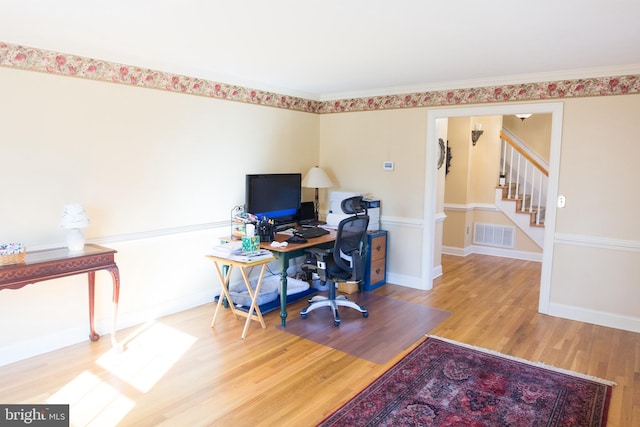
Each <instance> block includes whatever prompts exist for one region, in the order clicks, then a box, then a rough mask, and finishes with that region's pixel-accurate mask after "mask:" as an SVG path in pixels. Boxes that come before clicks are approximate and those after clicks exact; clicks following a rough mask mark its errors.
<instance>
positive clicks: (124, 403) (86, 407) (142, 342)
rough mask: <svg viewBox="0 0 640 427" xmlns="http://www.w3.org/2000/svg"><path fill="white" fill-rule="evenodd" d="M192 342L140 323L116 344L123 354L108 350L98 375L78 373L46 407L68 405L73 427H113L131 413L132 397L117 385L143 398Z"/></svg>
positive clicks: (171, 331)
mask: <svg viewBox="0 0 640 427" xmlns="http://www.w3.org/2000/svg"><path fill="white" fill-rule="evenodd" d="M196 340H197V338H195V337H194V336H191V335H189V334H185V333H183V332H181V331H179V330H177V329H174V328H171V327H168V326H166V325H163V324H162V323H158V322H155V321H153V322H149V323H146V324H144V325H142V326H141V327H139V328H137V329H136V330H135V331H134V332H133V333H131V334H130V335H129V337H127V338H126V339H124V340H123V341H122V342H121V343H122V344H124V348H125V350H124V351H118V350H117V349H111V350H109V351H107V352H106V353H105V354H104V355H102V356H101V357H100V358H99V359H98V360H96V365H97V366H98V367H99V368H102V369H104V370H105V373H104V374H98V373H94V372H89V371H84V372H83V373H82V374H80V375H79V376H77V377H76V378H74V379H73V380H72V381H70V382H69V383H67V384H66V385H65V386H63V387H62V388H61V389H60V390H59V391H58V392H56V393H55V394H54V395H52V396H51V397H50V398H49V399H48V402H49V403H66V404H69V405H70V418H71V420H70V421H71V424H72V425H74V426H90V425H100V426H116V425H117V424H118V423H119V422H120V421H121V420H122V419H123V418H124V417H125V416H126V415H127V414H128V413H129V412H130V411H131V410H132V409H133V408H134V407H135V405H136V403H135V400H136V398H137V397H138V396H130V397H128V396H127V391H122V390H123V389H126V386H125V387H123V386H122V384H119V383H120V382H124V383H126V384H128V385H130V386H131V387H133V388H134V389H135V390H137V391H139V392H140V393H146V392H148V391H149V390H151V388H153V386H154V385H155V384H156V383H157V382H158V381H159V380H160V379H161V378H162V377H163V376H164V375H165V374H166V373H167V371H169V369H171V367H172V366H173V365H174V364H175V363H176V362H177V361H178V360H179V359H180V358H181V357H182V356H183V355H184V354H185V353H186V352H187V351H188V349H189V348H190V347H191V346H192V345H193V344H194V343H195V342H196ZM100 377H104V378H105V379H101V378H100Z"/></svg>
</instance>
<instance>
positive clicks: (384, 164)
mask: <svg viewBox="0 0 640 427" xmlns="http://www.w3.org/2000/svg"><path fill="white" fill-rule="evenodd" d="M382 169H384V170H386V171H392V170H393V162H392V161H390V160H385V161H384V162H382Z"/></svg>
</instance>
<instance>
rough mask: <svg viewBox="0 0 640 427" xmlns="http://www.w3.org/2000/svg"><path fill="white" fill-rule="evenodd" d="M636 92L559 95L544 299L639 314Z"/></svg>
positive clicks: (559, 309) (557, 306)
mask: <svg viewBox="0 0 640 427" xmlns="http://www.w3.org/2000/svg"><path fill="white" fill-rule="evenodd" d="M638 111H640V96H638V95H634V96H623V97H602V98H587V99H575V100H567V101H566V102H565V109H564V125H563V137H562V162H561V167H560V176H559V194H562V195H564V196H565V197H566V200H567V204H566V207H565V208H564V209H558V211H557V220H556V233H557V240H558V241H559V242H558V244H557V245H556V249H555V250H554V259H553V275H552V286H551V301H552V307H553V308H554V311H553V313H555V314H561V315H566V314H567V313H568V312H570V311H571V310H573V307H580V308H581V309H583V310H590V311H593V312H594V313H596V314H597V315H598V316H600V317H606V316H605V315H604V313H615V314H616V316H619V317H622V318H623V319H624V320H626V322H627V324H629V325H636V327H637V322H638V319H639V318H640V250H639V249H640V226H638V212H639V210H640V196H638V195H639V194H640V193H639V192H638V191H637V188H636V187H637V186H638V183H640V168H638V167H637V166H636V163H637V159H638V158H639V157H640V144H638V135H640V121H638V118H637V112H638Z"/></svg>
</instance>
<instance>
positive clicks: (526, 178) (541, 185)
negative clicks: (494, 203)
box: [500, 131, 549, 225]
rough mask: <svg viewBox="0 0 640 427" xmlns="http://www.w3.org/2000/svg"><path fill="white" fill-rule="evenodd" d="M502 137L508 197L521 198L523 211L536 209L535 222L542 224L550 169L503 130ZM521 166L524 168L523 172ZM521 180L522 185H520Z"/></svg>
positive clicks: (502, 169) (503, 168)
mask: <svg viewBox="0 0 640 427" xmlns="http://www.w3.org/2000/svg"><path fill="white" fill-rule="evenodd" d="M500 138H501V139H502V159H501V160H502V161H501V170H500V175H504V176H505V178H506V185H507V198H509V199H515V200H520V201H521V203H520V211H521V212H527V211H528V212H529V213H533V212H534V211H535V212H536V216H535V218H536V220H535V223H536V225H540V223H541V222H542V221H543V218H541V212H542V207H543V206H542V202H543V196H544V193H546V190H544V189H545V188H546V185H547V181H548V178H549V171H548V170H547V169H546V168H545V167H544V166H542V165H541V164H540V163H539V162H538V161H537V160H536V159H534V158H533V157H532V156H531V155H530V154H528V153H527V152H526V151H525V150H524V149H522V147H520V145H519V144H518V143H516V142H515V141H513V139H511V137H509V136H508V135H506V134H505V133H504V132H502V131H501V132H500ZM507 159H509V160H507ZM521 168H522V169H524V171H523V172H522V173H521ZM514 181H515V182H514ZM521 181H522V185H520V182H521ZM514 184H515V185H514ZM534 199H535V202H534ZM527 205H528V207H527Z"/></svg>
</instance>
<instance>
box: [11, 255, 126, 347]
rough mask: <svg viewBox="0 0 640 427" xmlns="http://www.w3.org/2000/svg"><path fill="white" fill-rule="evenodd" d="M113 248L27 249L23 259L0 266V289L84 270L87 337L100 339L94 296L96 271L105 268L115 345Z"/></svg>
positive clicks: (116, 288)
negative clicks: (110, 292) (110, 291)
mask: <svg viewBox="0 0 640 427" xmlns="http://www.w3.org/2000/svg"><path fill="white" fill-rule="evenodd" d="M115 253H116V251H115V250H113V249H109V248H105V247H102V246H98V245H91V244H89V245H85V247H84V249H83V250H81V251H76V252H70V251H69V250H68V249H67V248H60V249H47V250H42V251H34V252H27V254H26V255H25V262H24V263H22V264H13V265H5V266H0V291H1V290H4V289H20V288H22V287H24V286H26V285H29V284H32V283H36V282H42V281H44V280H51V279H57V278H60V277H66V276H73V275H76V274H83V273H87V274H88V276H89V329H90V331H91V333H90V335H89V338H90V339H91V341H97V340H99V339H100V335H98V334H97V333H96V331H95V327H94V295H95V276H96V271H99V270H107V271H108V272H109V273H111V277H112V279H113V319H112V324H111V343H112V344H113V346H114V347H117V346H118V345H117V341H116V317H117V314H118V298H119V295H120V273H119V271H118V266H117V265H116V263H115V260H114V254H115Z"/></svg>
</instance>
